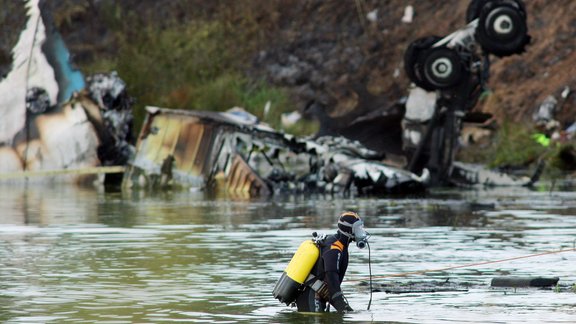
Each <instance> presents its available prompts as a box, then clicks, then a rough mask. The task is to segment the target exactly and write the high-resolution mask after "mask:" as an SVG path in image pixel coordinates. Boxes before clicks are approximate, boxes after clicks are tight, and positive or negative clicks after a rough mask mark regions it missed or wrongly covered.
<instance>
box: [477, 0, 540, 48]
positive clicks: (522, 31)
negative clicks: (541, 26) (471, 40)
mask: <svg viewBox="0 0 576 324" xmlns="http://www.w3.org/2000/svg"><path fill="white" fill-rule="evenodd" d="M475 37H476V40H477V41H478V43H479V44H480V46H482V49H483V50H484V51H486V52H488V53H491V54H494V55H496V56H500V57H502V56H509V55H513V54H520V53H522V52H524V51H525V47H526V45H527V44H528V43H529V42H530V36H528V27H527V26H526V16H525V14H523V13H522V11H521V10H520V9H519V8H517V7H516V6H514V5H513V4H511V3H509V2H506V1H504V0H500V1H498V0H495V1H491V2H489V3H488V4H486V5H485V6H484V7H483V8H482V11H481V13H480V17H479V19H478V27H477V28H476V34H475Z"/></svg>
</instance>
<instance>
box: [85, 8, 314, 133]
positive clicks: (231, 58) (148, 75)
mask: <svg viewBox="0 0 576 324" xmlns="http://www.w3.org/2000/svg"><path fill="white" fill-rule="evenodd" d="M111 6H113V5H112V4H111ZM111 9H113V10H110V11H109V13H108V15H107V16H106V17H105V18H104V19H105V20H106V21H108V23H109V26H112V29H113V30H114V32H115V35H116V36H115V37H116V40H117V44H118V51H117V53H116V55H114V56H113V57H105V58H100V59H99V60H97V61H94V62H92V63H90V64H88V65H86V66H83V67H81V68H82V70H83V71H85V73H86V74H90V73H95V72H102V71H112V70H116V71H117V72H118V74H119V76H120V77H121V78H122V79H123V80H124V81H125V82H126V83H127V86H128V92H129V94H130V95H131V96H133V97H135V98H136V107H135V109H134V115H135V123H136V127H137V129H139V127H140V125H141V123H142V121H143V118H144V115H145V112H144V109H143V108H144V107H145V106H146V105H153V106H160V107H166V108H175V109H190V110H211V111H224V110H227V109H229V108H232V107H242V108H244V109H246V110H247V111H249V112H251V113H252V114H254V115H256V116H258V117H259V118H260V119H261V120H263V121H265V122H267V123H268V124H270V125H271V126H272V127H274V128H275V129H278V130H280V127H281V126H280V116H281V114H282V113H284V112H289V111H293V110H295V109H296V108H295V107H294V106H293V104H292V103H291V101H290V97H289V95H288V93H287V92H286V91H285V90H284V89H282V88H278V87H275V86H273V85H270V84H268V83H266V82H265V81H263V80H253V79H249V78H248V77H246V76H245V75H244V73H243V71H244V70H245V69H246V67H247V66H248V64H249V62H250V60H251V58H252V56H253V55H254V53H255V51H256V50H257V48H258V40H259V37H257V35H255V33H256V31H257V30H258V28H257V27H258V26H257V25H256V23H255V19H253V18H251V17H250V16H249V15H248V14H247V15H246V17H245V18H243V21H242V22H240V23H239V25H234V24H230V22H229V21H227V20H225V19H221V20H218V19H212V20H208V19H205V20H204V19H197V20H194V21H191V22H188V23H186V24H177V23H175V22H174V23H171V22H162V25H159V23H154V22H150V21H144V22H142V21H139V19H140V18H139V17H135V16H131V15H130V13H124V12H122V11H121V9H120V7H119V6H117V5H116V6H113V7H112V8H111ZM224 15H225V13H224ZM267 102H270V111H269V113H268V114H267V115H266V116H264V107H265V106H266V103H267ZM317 129H318V127H317V125H316V124H315V123H313V122H307V121H303V122H301V124H298V125H296V126H295V127H292V128H290V129H287V130H286V131H290V132H294V133H296V135H308V134H312V133H314V132H315V131H316V130H317Z"/></svg>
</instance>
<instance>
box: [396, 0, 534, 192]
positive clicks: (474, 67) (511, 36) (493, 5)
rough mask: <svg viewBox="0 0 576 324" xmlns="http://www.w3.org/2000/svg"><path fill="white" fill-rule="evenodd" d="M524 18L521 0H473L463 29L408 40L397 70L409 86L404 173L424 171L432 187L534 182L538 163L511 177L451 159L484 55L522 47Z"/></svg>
mask: <svg viewBox="0 0 576 324" xmlns="http://www.w3.org/2000/svg"><path fill="white" fill-rule="evenodd" d="M526 16H527V14H526V8H525V6H524V3H523V2H522V1H521V0H472V1H471V2H470V4H469V6H468V9H467V12H466V23H467V25H466V26H465V27H463V28H461V29H458V30H457V31H455V32H453V33H451V34H449V35H448V36H445V37H439V36H425V37H421V38H418V39H416V40H414V41H413V42H412V43H410V45H409V46H408V48H407V49H406V52H405V54H404V67H405V70H406V74H407V75H408V77H409V78H410V80H411V81H412V82H413V83H414V85H415V86H414V87H413V88H412V89H410V94H409V97H408V100H407V102H406V114H405V116H404V119H403V121H402V128H403V149H404V151H405V152H406V154H407V157H408V159H409V163H408V166H407V169H408V170H409V171H412V172H418V171H419V170H422V169H423V168H427V169H428V170H429V171H430V173H431V175H432V179H431V185H434V186H437V185H446V184H452V185H463V186H473V185H489V186H529V185H531V184H533V183H534V182H535V181H537V179H538V178H539V176H540V173H541V172H542V168H543V164H540V165H538V166H537V167H536V171H535V172H534V174H533V175H532V176H530V177H528V176H526V177H514V176H511V175H507V174H504V173H500V172H494V171H491V170H487V169H485V168H483V167H481V166H478V165H469V164H466V163H462V162H456V161H455V160H454V157H455V155H456V152H457V146H458V138H459V134H461V130H462V124H463V123H464V122H466V120H467V117H468V116H469V112H470V111H471V110H472V108H473V107H474V106H475V105H476V103H477V101H478V98H479V97H480V95H481V94H482V92H484V91H485V90H486V84H487V82H488V79H489V74H490V73H489V72H490V71H489V70H490V60H489V55H495V56H497V57H505V56H510V55H515V54H521V53H523V52H524V51H525V48H526V46H527V45H528V44H529V42H530V39H531V38H530V36H529V35H528V27H527V23H526ZM480 50H481V53H479V52H480Z"/></svg>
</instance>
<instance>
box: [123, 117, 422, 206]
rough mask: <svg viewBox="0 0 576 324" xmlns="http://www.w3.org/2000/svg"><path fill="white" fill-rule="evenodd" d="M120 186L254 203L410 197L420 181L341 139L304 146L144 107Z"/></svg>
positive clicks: (259, 130)
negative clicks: (331, 196) (175, 189)
mask: <svg viewBox="0 0 576 324" xmlns="http://www.w3.org/2000/svg"><path fill="white" fill-rule="evenodd" d="M147 113H148V114H147V118H146V121H145V124H144V126H143V128H142V131H141V133H140V136H139V138H138V144H137V153H136V156H135V158H134V160H133V162H132V163H130V165H129V167H128V169H127V172H126V175H125V177H124V186H127V187H130V188H154V187H158V186H160V187H161V186H166V185H180V186H186V187H190V188H196V189H200V190H209V191H212V190H216V191H218V190H225V191H227V192H229V193H235V194H239V195H247V196H256V195H270V194H278V193H286V192H287V193H349V194H381V193H415V192H421V191H423V190H424V189H425V188H426V185H427V181H428V177H429V175H428V173H427V172H426V171H425V172H424V174H423V175H422V176H417V175H416V174H414V173H412V172H408V171H406V170H402V169H398V168H394V167H391V166H388V165H385V164H384V163H382V162H381V158H382V156H381V155H380V154H378V153H376V152H374V151H371V150H368V149H366V148H365V147H364V146H362V145H361V144H360V143H358V142H352V141H349V140H346V139H344V138H334V137H321V138H318V139H315V140H312V139H301V138H297V137H294V136H291V135H287V134H283V133H280V132H276V131H274V130H273V129H271V128H269V127H267V126H265V125H263V124H259V123H253V120H254V119H253V118H242V117H239V115H238V114H232V113H217V112H205V111H203V112H201V111H181V110H172V109H161V108H157V107H148V108H147Z"/></svg>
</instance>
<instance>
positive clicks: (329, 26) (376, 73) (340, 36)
mask: <svg viewBox="0 0 576 324" xmlns="http://www.w3.org/2000/svg"><path fill="white" fill-rule="evenodd" d="M7 1H8V2H7ZM525 2H526V7H527V11H528V21H529V22H528V24H529V32H530V34H531V35H532V38H533V40H532V44H531V45H530V46H529V48H528V51H527V52H526V53H525V54H524V55H522V56H513V57H508V58H504V59H496V58H494V59H493V65H492V78H491V82H490V87H491V89H492V94H491V95H490V96H488V97H487V98H486V99H485V100H483V101H481V102H480V103H479V104H478V106H477V107H476V109H478V110H481V111H486V112H491V113H493V114H494V115H495V116H496V117H497V118H498V119H499V120H503V119H505V118H506V119H510V120H513V121H517V122H520V121H522V122H530V120H531V115H532V113H533V111H534V110H535V109H536V107H537V106H538V104H539V103H540V102H541V101H542V100H543V99H544V98H545V97H546V96H548V95H556V96H557V98H558V97H559V93H560V92H561V91H562V90H563V89H564V87H566V86H568V87H570V88H571V89H573V91H574V90H576V52H575V46H576V41H575V39H576V15H575V14H574V13H575V12H576V1H573V0H554V1H546V0H526V1H525ZM12 3H13V1H9V0H0V4H2V7H3V8H8V7H6V6H4V5H5V4H6V5H7V4H12ZM407 5H413V7H414V12H415V15H414V19H413V22H412V23H403V22H401V18H402V16H403V15H404V10H405V7H406V6H407ZM467 6H468V1H463V0H446V1H429V0H413V1H405V0H388V1H377V0H342V1H321V0H309V1H302V0H279V1H268V0H240V1H234V2H231V1H216V0H215V1H185V0H183V1H153V0H143V1H123V2H121V3H120V4H116V5H111V4H110V1H93V0H92V1H91V0H69V1H62V2H57V3H56V2H52V1H51V2H49V3H48V8H49V9H50V10H52V11H53V15H54V16H55V17H56V19H55V21H56V23H57V24H58V26H59V27H60V30H61V32H62V34H63V36H64V38H65V39H66V41H67V43H68V46H69V47H70V49H71V52H72V53H73V55H75V59H76V62H77V63H78V64H79V65H80V66H82V65H83V64H87V63H89V62H91V61H93V60H98V59H103V58H105V57H106V56H109V55H114V54H115V53H116V47H117V46H118V44H117V43H115V41H116V40H115V39H114V38H113V33H112V32H111V30H112V29H113V28H114V26H110V25H107V22H108V20H107V19H105V18H106V17H107V16H109V15H110V11H111V10H118V12H124V13H131V14H132V15H135V16H138V17H140V18H141V19H140V22H141V23H142V24H146V23H152V22H154V23H155V24H157V25H158V26H160V27H161V28H164V27H162V26H164V25H167V24H164V23H162V22H164V21H170V22H171V24H187V23H189V22H190V21H193V20H198V19H203V20H211V19H212V20H222V19H226V20H227V23H229V24H238V26H239V28H241V27H242V26H244V25H246V22H247V21H248V20H250V22H251V23H252V24H253V25H254V24H256V25H257V26H259V31H258V32H257V33H255V34H254V37H258V38H259V40H258V43H257V44H258V46H257V47H256V48H254V51H253V53H252V55H251V57H250V58H249V59H248V60H247V63H248V64H247V67H246V73H247V74H248V75H250V76H252V77H254V78H265V79H267V80H268V81H269V82H270V83H273V84H275V85H278V86H281V87H285V88H287V89H289V90H290V91H291V93H292V94H293V98H294V107H295V109H298V110H301V111H308V112H313V113H315V114H317V115H319V116H320V117H322V118H324V119H325V120H329V121H330V123H331V127H330V130H331V131H333V132H339V131H341V130H343V129H345V128H346V127H347V125H348V124H349V123H350V121H351V120H355V119H357V118H359V117H362V116H366V115H370V114H386V113H390V114H397V113H398V111H393V112H389V111H390V109H392V108H391V107H393V104H394V103H395V102H396V101H398V100H399V99H400V98H402V97H403V96H405V95H406V89H407V87H408V85H409V81H408V79H407V77H406V75H405V73H404V70H403V65H402V56H403V54H404V50H405V48H406V47H407V45H408V44H409V43H410V42H411V41H412V40H414V39H416V38H418V37H420V36H425V35H433V34H434V35H441V36H442V35H447V34H449V33H450V32H452V31H453V30H455V29H457V28H459V27H462V26H464V24H465V12H466V8H467ZM13 7H14V6H13V5H11V6H10V8H13ZM19 12H21V10H19ZM11 17H12V16H11V15H9V14H7V13H3V15H2V16H0V18H1V19H2V21H1V23H2V25H3V31H4V33H5V34H10V30H11V29H10V28H12V31H15V30H18V28H20V27H21V26H22V23H21V22H20V23H18V22H14V21H13V18H11ZM14 41H15V38H14V37H7V38H3V39H2V40H0V43H1V44H0V45H1V46H0V49H1V50H0V52H1V53H0V58H3V59H2V60H1V61H0V65H2V66H1V67H2V68H3V69H2V70H1V71H6V66H7V64H9V63H8V61H7V59H6V57H7V56H8V57H9V55H8V54H7V53H6V49H7V48H10V42H14ZM150 46H154V44H150ZM575 107H576V95H573V96H571V97H569V100H568V101H567V102H566V103H565V104H564V106H563V110H562V112H561V113H560V116H559V117H560V119H561V121H562V122H563V124H565V125H568V124H570V123H572V122H574V113H573V112H574V109H575ZM400 113H401V112H400Z"/></svg>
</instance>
